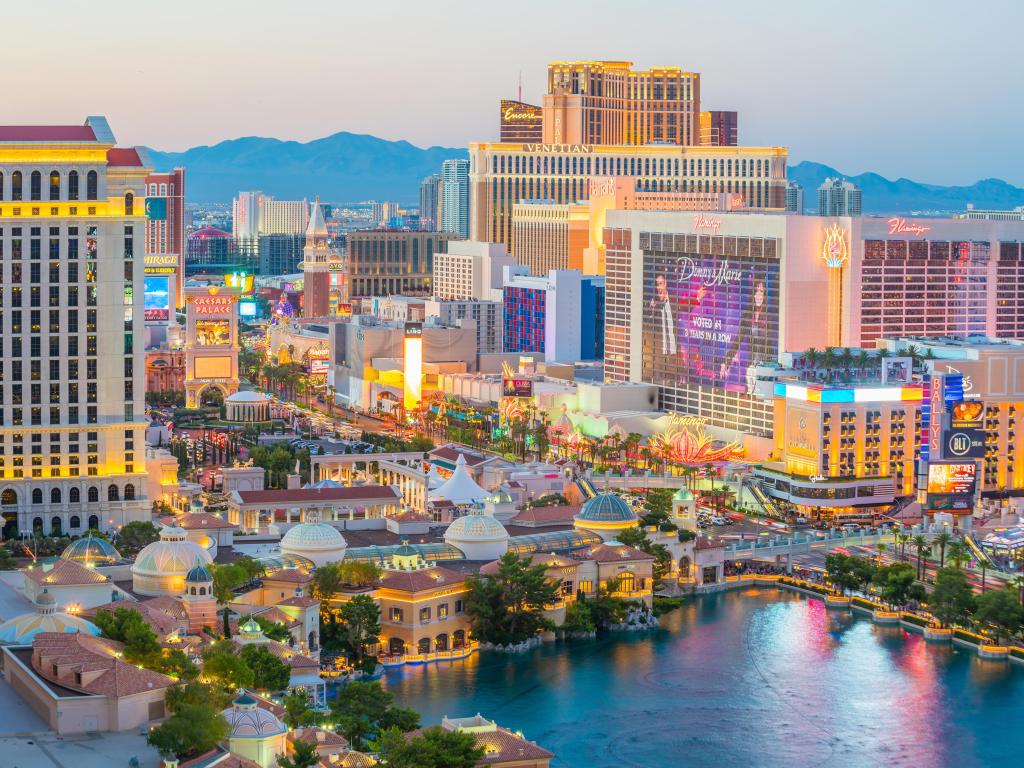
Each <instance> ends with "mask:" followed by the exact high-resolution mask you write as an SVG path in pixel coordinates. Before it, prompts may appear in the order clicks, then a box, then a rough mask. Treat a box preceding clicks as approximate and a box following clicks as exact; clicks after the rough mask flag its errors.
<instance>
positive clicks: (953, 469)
mask: <svg viewBox="0 0 1024 768" xmlns="http://www.w3.org/2000/svg"><path fill="white" fill-rule="evenodd" d="M977 473H978V465H977V464H975V463H974V462H973V461H955V462H935V461H933V462H932V463H930V464H929V465H928V493H929V494H931V493H938V494H954V495H957V496H970V495H973V494H974V484H975V481H976V479H977Z"/></svg>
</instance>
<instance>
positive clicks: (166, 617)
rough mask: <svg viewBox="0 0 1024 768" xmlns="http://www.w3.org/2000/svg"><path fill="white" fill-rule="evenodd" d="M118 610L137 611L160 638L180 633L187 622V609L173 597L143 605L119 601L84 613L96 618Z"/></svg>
mask: <svg viewBox="0 0 1024 768" xmlns="http://www.w3.org/2000/svg"><path fill="white" fill-rule="evenodd" d="M158 600H159V601H161V602H160V603H157V602H156V601H158ZM163 601H171V602H173V603H174V604H175V605H174V606H173V607H172V606H168V605H165V604H164V602H163ZM154 603H156V604H154ZM118 608H127V609H128V610H130V611H135V612H136V613H137V614H139V615H140V616H141V617H142V620H143V621H145V622H146V624H148V625H149V627H150V629H152V630H153V631H154V632H156V634H157V635H159V636H160V637H166V636H167V635H169V634H171V633H173V632H177V631H179V630H180V629H181V628H182V624H183V623H184V621H185V608H184V607H183V606H182V605H181V604H180V603H179V602H178V601H177V600H175V599H174V598H173V597H169V598H165V597H155V598H153V599H152V600H146V601H145V602H142V603H135V602H132V601H130V600H117V601H115V602H113V603H104V604H103V605H97V606H95V607H93V608H88V609H86V610H84V611H82V613H83V615H85V616H86V617H88V618H95V617H96V614H97V613H99V612H100V611H109V612H110V613H113V612H114V611H116V610H117V609H118Z"/></svg>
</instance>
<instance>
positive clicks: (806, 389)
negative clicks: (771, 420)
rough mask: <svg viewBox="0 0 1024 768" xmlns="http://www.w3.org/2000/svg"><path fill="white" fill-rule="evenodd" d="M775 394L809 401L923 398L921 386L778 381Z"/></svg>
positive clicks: (862, 401)
mask: <svg viewBox="0 0 1024 768" xmlns="http://www.w3.org/2000/svg"><path fill="white" fill-rule="evenodd" d="M775 395H776V396H777V397H784V398H786V399H787V400H802V401H804V402H808V403H899V402H902V401H908V400H909V401H917V400H922V399H923V393H922V390H921V387H919V386H909V387H846V388H843V389H826V388H824V387H821V386H815V385H811V386H807V385H804V384H784V383H777V384H776V385H775Z"/></svg>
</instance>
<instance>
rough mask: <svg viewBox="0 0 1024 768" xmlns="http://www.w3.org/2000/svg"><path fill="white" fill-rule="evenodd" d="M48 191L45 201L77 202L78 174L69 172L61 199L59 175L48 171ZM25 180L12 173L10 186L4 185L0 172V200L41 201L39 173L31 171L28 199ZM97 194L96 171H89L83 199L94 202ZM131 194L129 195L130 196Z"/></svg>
mask: <svg viewBox="0 0 1024 768" xmlns="http://www.w3.org/2000/svg"><path fill="white" fill-rule="evenodd" d="M49 182H50V183H49V189H48V192H49V194H48V196H47V198H46V199H47V200H61V199H65V200H78V199H79V194H80V193H79V173H78V171H69V172H68V176H67V196H66V197H64V198H62V197H61V175H60V172H59V171H50V176H49ZM24 187H25V179H24V174H23V173H22V172H21V171H14V172H12V173H11V174H10V185H9V186H8V185H7V184H6V183H5V179H4V173H3V172H2V171H0V200H14V201H17V200H26V199H27V200H42V199H43V175H42V174H41V173H40V172H39V171H32V173H30V174H29V177H28V197H27V198H26V197H25V189H24ZM98 192H99V175H98V174H97V173H96V171H89V172H88V173H86V174H85V199H86V200H96V199H97V195H98ZM130 194H131V193H129V195H130Z"/></svg>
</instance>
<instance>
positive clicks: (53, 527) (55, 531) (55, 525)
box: [50, 517, 61, 536]
mask: <svg viewBox="0 0 1024 768" xmlns="http://www.w3.org/2000/svg"><path fill="white" fill-rule="evenodd" d="M60 534H61V530H60V518H59V517H53V518H50V535H51V536H60Z"/></svg>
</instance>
